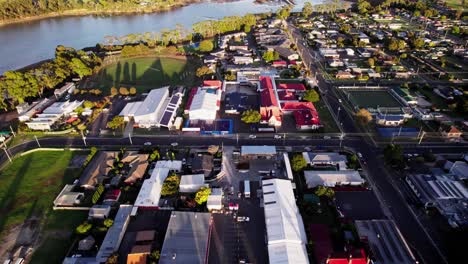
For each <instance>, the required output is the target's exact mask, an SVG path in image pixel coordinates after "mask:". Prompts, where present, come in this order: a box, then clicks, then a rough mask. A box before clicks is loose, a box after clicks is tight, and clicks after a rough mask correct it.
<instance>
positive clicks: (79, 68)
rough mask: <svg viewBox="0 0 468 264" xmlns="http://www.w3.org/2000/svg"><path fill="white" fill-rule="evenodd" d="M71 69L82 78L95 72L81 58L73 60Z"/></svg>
mask: <svg viewBox="0 0 468 264" xmlns="http://www.w3.org/2000/svg"><path fill="white" fill-rule="evenodd" d="M70 67H71V69H72V71H73V72H74V73H76V74H78V76H80V78H83V77H84V76H88V75H91V73H92V72H93V71H92V69H91V68H90V67H89V66H88V65H86V64H85V63H84V62H83V61H82V60H81V59H79V58H73V59H72V60H71V63H70Z"/></svg>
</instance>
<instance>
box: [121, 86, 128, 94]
mask: <svg viewBox="0 0 468 264" xmlns="http://www.w3.org/2000/svg"><path fill="white" fill-rule="evenodd" d="M119 93H120V94H121V95H128V94H129V93H130V92H129V91H128V89H127V88H126V87H123V86H122V87H120V88H119Z"/></svg>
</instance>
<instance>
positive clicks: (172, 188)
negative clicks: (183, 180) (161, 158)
mask: <svg viewBox="0 0 468 264" xmlns="http://www.w3.org/2000/svg"><path fill="white" fill-rule="evenodd" d="M179 184H180V177H179V176H177V175H171V176H168V177H167V178H166V180H165V181H164V183H163V186H162V188H161V195H163V196H167V195H174V194H176V193H177V192H178V191H179Z"/></svg>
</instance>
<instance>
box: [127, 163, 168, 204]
mask: <svg viewBox="0 0 468 264" xmlns="http://www.w3.org/2000/svg"><path fill="white" fill-rule="evenodd" d="M168 175H169V169H168V168H157V169H154V170H153V172H152V173H151V177H150V178H149V179H146V180H145V181H144V182H143V185H142V186H141V188H140V192H139V193H138V196H137V198H136V200H135V204H134V206H135V207H142V208H146V209H158V208H159V199H160V198H161V191H162V186H163V184H164V181H165V180H166V178H167V176H168Z"/></svg>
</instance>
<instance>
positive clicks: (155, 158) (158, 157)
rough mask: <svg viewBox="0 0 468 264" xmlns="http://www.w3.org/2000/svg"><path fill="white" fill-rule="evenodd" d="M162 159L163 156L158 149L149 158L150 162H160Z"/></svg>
mask: <svg viewBox="0 0 468 264" xmlns="http://www.w3.org/2000/svg"><path fill="white" fill-rule="evenodd" d="M160 158H161V154H160V153H159V151H158V150H157V149H155V150H153V153H151V155H150V156H149V161H154V160H159V159H160Z"/></svg>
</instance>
